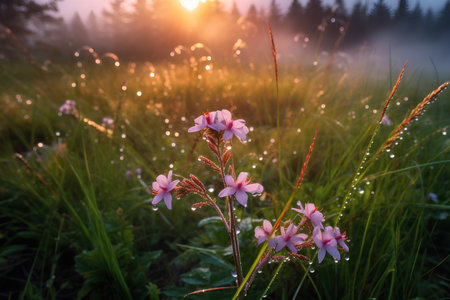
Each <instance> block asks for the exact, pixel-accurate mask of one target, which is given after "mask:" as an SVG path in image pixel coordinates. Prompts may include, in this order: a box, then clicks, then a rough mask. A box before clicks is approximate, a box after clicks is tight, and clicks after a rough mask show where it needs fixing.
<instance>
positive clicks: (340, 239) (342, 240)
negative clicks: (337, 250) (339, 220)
mask: <svg viewBox="0 0 450 300" xmlns="http://www.w3.org/2000/svg"><path fill="white" fill-rule="evenodd" d="M328 227H331V226H327V227H326V228H328ZM326 228H325V229H326ZM331 230H332V231H333V234H334V238H335V239H336V242H337V243H338V244H339V246H341V247H342V248H343V249H344V250H345V251H347V252H348V246H347V245H346V244H345V241H346V240H347V237H346V236H345V232H344V233H343V234H341V230H340V229H339V227H334V230H333V228H332V229H331Z"/></svg>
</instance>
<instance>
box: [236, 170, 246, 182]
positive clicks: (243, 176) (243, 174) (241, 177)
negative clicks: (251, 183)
mask: <svg viewBox="0 0 450 300" xmlns="http://www.w3.org/2000/svg"><path fill="white" fill-rule="evenodd" d="M247 177H248V173H247V172H241V173H239V176H238V178H237V179H236V184H238V183H243V182H245V180H246V179H247Z"/></svg>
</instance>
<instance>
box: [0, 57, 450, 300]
mask: <svg viewBox="0 0 450 300" xmlns="http://www.w3.org/2000/svg"><path fill="white" fill-rule="evenodd" d="M268 66H270V62H268V64H267V66H264V65H257V66H256V67H254V68H246V67H245V66H238V65H234V64H232V63H229V64H228V65H220V64H219V63H217V64H216V65H215V66H214V70H213V72H211V73H209V72H201V73H197V72H196V71H193V70H191V69H190V68H189V67H188V66H187V65H185V64H181V63H179V64H177V65H172V64H170V63H161V64H160V65H157V66H155V74H156V76H155V77H150V76H149V72H150V69H149V67H148V66H146V65H145V64H144V63H137V64H136V65H135V66H134V65H132V64H127V63H124V62H122V64H121V66H120V67H118V68H116V67H114V66H112V65H108V64H103V65H95V64H93V63H92V62H89V60H83V66H82V67H77V66H76V65H75V64H73V65H72V64H51V65H49V67H48V69H47V70H46V71H44V72H43V73H42V74H38V73H36V71H35V70H34V69H33V68H31V67H30V66H27V65H23V64H20V63H18V62H15V63H11V62H9V63H8V62H2V64H1V67H0V108H1V112H0V114H1V118H0V142H1V145H2V147H1V148H0V159H1V160H0V164H1V170H2V171H1V174H2V175H1V178H0V220H1V222H0V224H1V225H0V241H1V243H0V270H1V272H0V274H2V275H0V282H1V283H0V292H1V296H2V297H12V298H17V297H18V296H20V297H22V298H24V299H34V298H36V299H41V298H49V299H55V298H64V297H68V298H73V297H75V296H77V297H87V298H92V299H98V298H105V299H109V298H121V299H126V298H132V299H140V298H142V299H143V298H152V299H156V298H158V294H159V297H162V298H174V299H176V298H180V297H182V296H183V295H185V294H186V293H189V292H192V291H195V290H198V289H203V288H210V287H221V286H230V285H232V284H233V282H234V279H233V277H232V276H231V270H232V269H233V263H232V261H233V259H232V255H231V249H230V244H229V239H228V235H227V233H226V231H225V230H224V228H223V227H222V226H221V223H220V220H217V219H216V218H212V219H211V218H209V217H211V216H215V212H214V210H213V209H212V208H210V207H205V208H201V209H198V210H196V211H195V212H193V211H191V209H190V207H191V205H192V204H193V203H194V202H195V201H200V199H198V198H195V197H186V198H183V199H182V200H175V201H174V205H173V206H174V209H173V210H172V211H168V210H167V209H166V208H165V207H163V206H160V207H159V209H158V210H157V211H154V210H153V209H152V206H151V204H149V201H148V200H149V199H151V198H152V196H151V195H149V194H148V193H147V192H146V185H147V186H150V185H151V182H152V181H153V180H154V179H155V177H156V175H157V174H160V173H165V172H167V171H168V170H169V165H170V164H173V169H174V172H175V173H177V174H181V175H185V176H187V175H188V174H189V173H193V174H196V175H197V176H198V177H199V178H200V179H201V180H203V182H205V183H206V185H207V187H208V188H213V189H214V190H215V193H217V192H218V191H219V189H220V186H219V185H218V183H219V181H220V180H218V179H219V178H215V176H214V175H213V174H212V173H211V172H210V171H209V170H206V169H205V168H204V167H203V166H202V165H201V164H200V163H199V162H198V161H197V156H198V155H200V154H205V153H207V147H206V145H204V143H201V141H200V142H197V141H196V139H197V135H195V134H188V133H187V128H189V127H190V126H192V124H193V118H194V117H196V116H198V115H200V113H201V112H202V111H206V110H207V109H209V110H210V111H212V110H216V109H222V108H227V109H233V110H234V115H235V116H237V117H239V118H243V119H245V120H246V121H247V124H248V126H249V127H252V128H253V131H251V132H250V135H249V138H250V139H251V141H250V142H248V143H246V144H236V146H235V147H234V151H235V159H236V168H237V170H236V171H237V172H240V171H249V172H250V175H251V176H253V178H255V181H257V182H260V183H262V184H263V185H264V187H265V191H266V193H265V194H264V197H263V198H262V199H258V198H251V199H250V201H249V206H248V207H247V208H246V209H242V207H238V209H237V211H236V214H237V216H238V218H239V219H240V222H239V225H238V226H239V227H240V230H241V233H240V234H239V238H240V246H241V256H242V263H243V271H244V274H246V273H247V271H248V270H249V268H250V266H251V264H252V263H253V261H254V259H255V258H256V256H257V253H258V252H259V248H258V247H257V246H256V243H255V241H254V238H253V229H254V227H255V226H257V225H260V223H261V219H262V218H267V219H269V220H271V219H274V218H277V217H278V216H279V214H280V213H281V211H282V209H283V208H284V205H285V204H286V202H287V201H288V199H289V196H290V194H291V193H292V191H293V190H294V187H295V183H296V179H297V177H298V174H299V172H300V170H301V168H302V165H303V162H304V158H305V156H306V153H307V152H308V148H309V145H310V143H311V140H312V137H313V135H314V131H315V129H316V128H318V136H317V140H316V145H315V149H314V152H313V154H312V156H311V161H310V163H309V166H308V171H307V173H306V176H305V179H304V181H303V183H302V185H301V187H300V189H299V191H298V192H297V193H296V194H295V197H294V200H295V201H297V200H301V201H302V202H306V201H309V202H314V203H316V204H317V205H319V206H320V207H321V208H323V212H324V215H325V216H327V217H328V218H327V221H326V222H327V223H328V224H333V223H334V222H335V220H337V219H338V215H339V214H340V212H341V209H342V217H340V221H339V227H341V228H343V229H344V230H346V231H347V236H349V237H350V239H351V241H350V242H349V247H350V253H349V254H348V257H349V260H348V261H347V260H345V259H343V260H342V261H341V262H339V263H338V264H335V263H334V262H333V260H332V259H331V258H330V257H327V258H326V259H325V261H324V262H323V263H322V264H320V265H319V264H318V263H317V260H315V261H314V264H313V265H311V266H310V265H308V264H307V263H306V262H301V261H293V260H292V259H291V261H290V262H285V263H283V265H279V264H278V263H275V262H274V263H272V264H270V265H268V266H266V267H265V269H264V270H263V272H262V273H261V274H259V275H258V276H257V277H256V280H255V281H254V282H253V285H252V286H251V287H250V289H249V291H248V294H247V298H250V299H259V298H260V297H261V296H263V295H264V294H265V293H267V295H268V297H269V298H276V299H291V298H292V297H293V296H294V295H297V299H367V298H380V299H405V298H427V299H429V298H439V297H444V296H446V295H447V294H446V293H448V290H449V288H450V281H449V280H448V278H447V277H448V276H447V275H448V274H449V273H450V270H449V267H448V258H449V257H448V253H450V251H449V250H450V249H449V246H448V244H447V243H445V241H447V240H448V239H449V234H448V230H447V228H448V227H449V218H448V213H449V209H450V206H449V200H450V193H449V191H448V188H447V186H448V183H449V182H448V180H449V178H450V169H449V167H448V165H449V160H448V157H449V149H450V144H449V140H448V136H446V135H443V133H444V132H447V131H448V126H449V125H450V119H449V117H448V116H449V115H450V114H449V112H450V106H449V99H450V95H449V93H448V91H444V92H443V93H442V94H441V96H440V97H439V100H438V102H437V103H434V104H432V105H431V107H430V108H429V109H428V111H427V112H426V113H425V114H424V115H423V116H421V117H420V118H419V120H418V121H417V122H414V123H413V124H411V125H410V126H408V130H407V131H406V133H405V134H404V135H403V140H400V141H399V143H398V145H396V146H394V147H392V148H391V151H390V152H389V153H383V154H382V155H381V156H380V157H379V158H378V159H377V160H375V161H374V164H373V165H372V166H371V167H370V169H368V170H367V172H366V173H365V175H364V178H362V180H361V182H360V183H359V184H358V185H357V186H356V187H355V188H356V190H355V191H356V192H354V193H353V197H351V198H350V199H349V202H348V203H347V204H345V203H343V199H344V197H345V195H346V194H347V192H348V190H349V189H350V188H351V186H352V184H351V183H352V182H351V181H352V179H353V177H354V175H355V173H356V172H357V168H358V166H359V163H360V161H361V159H362V158H363V155H364V152H365V149H366V147H367V144H368V143H369V141H370V137H371V134H372V132H373V130H374V128H375V126H376V122H377V120H378V118H379V116H380V113H381V110H382V108H383V105H384V103H385V101H386V99H387V97H388V96H389V93H390V90H391V88H392V86H391V85H390V82H389V81H390V80H389V74H386V76H384V79H382V80H376V79H374V76H373V74H372V73H371V72H376V71H375V70H364V72H362V71H358V72H357V70H352V71H347V72H344V71H342V70H333V71H332V72H331V73H330V74H328V76H327V80H326V81H324V80H323V78H324V69H322V68H320V67H319V68H308V67H304V66H303V67H302V66H300V65H295V64H291V65H283V64H281V66H280V69H279V76H280V82H279V96H278V97H279V106H280V109H279V112H280V133H281V147H280V148H281V152H280V153H277V151H278V150H277V142H276V139H277V136H278V134H277V118H276V111H277V100H276V99H277V98H276V97H277V96H276V89H275V85H274V79H273V75H272V74H273V70H271V68H270V67H268ZM399 71H400V69H398V70H397V69H394V70H393V73H394V74H396V73H398V72H399ZM81 74H85V75H86V77H85V79H83V78H81V77H80V75H81ZM361 74H362V75H361ZM411 74H412V75H411ZM198 75H201V79H199V77H198ZM393 76H394V77H395V75H393ZM381 78H383V77H381ZM72 83H75V84H76V86H75V87H72ZM122 84H125V85H126V86H127V89H126V90H125V91H124V90H123V89H122V88H121V87H122ZM436 87H437V86H435V82H434V79H433V78H430V79H429V78H427V77H418V75H415V74H413V70H407V71H406V75H405V76H404V79H403V81H402V82H401V84H400V87H399V89H398V91H397V93H396V95H395V96H394V98H393V100H392V102H391V105H390V107H389V108H388V110H387V114H388V116H389V118H390V119H391V120H392V121H393V125H392V126H381V127H380V129H379V131H378V133H377V135H376V136H375V140H374V144H373V145H372V148H371V149H372V150H371V151H370V152H371V154H370V155H369V157H372V156H373V155H374V153H375V151H376V150H377V149H378V148H379V147H380V146H381V145H382V144H383V142H384V141H385V140H386V139H387V137H388V135H389V133H390V132H391V131H392V130H393V129H394V128H395V127H396V125H398V124H399V123H400V122H401V121H402V120H403V118H404V117H405V116H406V115H407V114H408V113H409V111H410V110H411V109H412V108H414V107H415V106H416V105H417V104H418V103H419V102H420V101H421V100H422V99H423V98H424V97H425V96H426V95H427V94H428V93H429V92H430V91H432V90H433V89H435V88H436ZM137 91H141V92H142V95H141V96H138V95H137ZM405 97H408V98H407V100H405ZM66 99H73V100H76V101H77V108H78V110H79V112H80V113H81V114H82V115H83V117H85V118H88V119H90V120H92V121H95V122H97V123H101V119H102V118H103V117H105V116H109V117H112V118H114V119H115V120H116V123H115V130H114V132H113V135H112V136H111V137H108V136H107V135H106V134H105V133H102V132H99V131H98V130H97V129H95V128H94V127H92V126H89V125H87V124H86V123H85V122H82V121H81V120H78V119H76V118H74V117H73V116H58V114H57V111H58V108H59V106H60V105H62V104H63V103H64V101H65V100H66ZM27 100H31V102H27ZM397 103H398V105H397ZM366 106H367V107H366ZM374 110H376V111H374ZM444 128H446V129H444ZM39 143H42V144H39ZM15 153H20V154H21V155H23V157H24V159H25V160H26V161H27V163H28V164H29V165H28V166H27V165H25V164H24V163H23V162H22V161H20V160H19V159H17V158H15V157H14V154H15ZM391 155H393V157H392V158H391V157H390V156H391ZM277 157H279V158H280V161H277V160H276V158H277ZM137 168H140V169H142V175H141V178H138V177H137V176H136V172H135V170H136V169H137ZM278 168H279V169H280V170H281V171H282V172H281V176H282V177H281V178H280V176H279V173H278ZM127 170H131V171H133V175H131V176H127V175H126V172H127ZM430 192H433V193H435V194H437V195H438V199H439V203H434V202H432V201H430V200H429V199H428V194H429V193H430ZM218 203H219V205H221V206H223V203H222V202H221V200H218ZM343 205H345V209H343V208H342V206H343ZM293 215H294V214H293V213H290V212H288V214H287V217H292V216H293ZM208 218H209V219H208ZM302 254H305V255H309V256H310V257H313V256H314V255H315V252H314V251H311V250H307V251H306V253H302ZM310 268H313V269H314V270H315V272H313V273H311V272H309V271H308V270H310ZM269 283H270V284H269ZM266 289H267V291H266ZM233 294H234V291H233V290H221V291H216V292H210V293H208V294H205V295H195V296H191V297H190V298H192V299H210V298H211V297H217V299H222V298H223V299H229V298H231V297H232V295H233Z"/></svg>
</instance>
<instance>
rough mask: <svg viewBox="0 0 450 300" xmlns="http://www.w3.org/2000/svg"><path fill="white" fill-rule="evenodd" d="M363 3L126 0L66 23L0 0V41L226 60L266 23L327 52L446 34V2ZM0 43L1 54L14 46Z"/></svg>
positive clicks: (32, 5)
mask: <svg viewBox="0 0 450 300" xmlns="http://www.w3.org/2000/svg"><path fill="white" fill-rule="evenodd" d="M365 3H367V1H359V2H357V3H356V4H355V5H354V6H353V7H351V8H350V9H349V10H347V9H346V5H345V1H344V0H335V3H334V5H332V6H328V5H324V4H323V3H322V1H321V0H308V1H307V3H306V4H305V5H302V4H301V3H300V2H299V0H292V2H291V4H290V6H289V9H288V10H287V12H286V13H285V14H283V13H281V9H280V7H279V3H278V2H277V1H276V0H272V1H271V3H270V7H269V8H268V9H265V8H262V7H257V6H256V5H255V4H252V5H250V7H249V9H248V10H247V11H246V12H244V13H241V12H240V11H239V10H238V8H237V5H236V2H233V5H232V7H231V9H230V10H226V9H225V8H224V5H223V3H222V2H221V1H219V0H210V1H206V2H200V4H199V6H198V8H196V9H195V10H193V11H187V10H186V9H184V8H183V7H182V6H181V5H180V3H179V1H178V0H137V1H136V2H135V3H134V4H133V5H132V6H131V7H130V6H128V7H126V4H127V2H126V1H125V0H111V1H110V4H109V6H108V7H107V8H105V9H104V10H103V12H102V13H101V15H97V14H95V13H94V12H91V13H90V14H89V16H88V18H87V19H86V20H85V21H83V20H82V18H81V17H80V15H79V14H78V13H75V14H74V16H73V17H72V18H71V19H70V20H68V21H67V20H64V19H61V18H56V17H55V15H54V14H52V13H51V12H52V11H56V10H57V0H53V1H47V2H46V3H42V1H33V0H23V1H13V0H5V1H2V2H1V3H0V17H1V19H0V41H1V40H2V39H3V40H6V41H8V35H7V34H5V32H4V31H5V28H8V29H9V30H10V31H11V32H12V33H13V34H15V35H16V36H17V37H18V38H19V39H20V40H21V41H22V42H23V43H24V44H26V45H28V46H29V47H31V48H33V49H37V50H40V51H41V52H46V53H51V55H52V56H58V55H64V54H66V53H70V52H73V50H75V49H77V48H79V47H81V46H82V45H90V46H92V47H94V48H96V49H99V51H103V52H105V51H111V52H115V53H117V54H118V55H119V56H121V57H125V58H132V59H164V58H166V57H167V56H168V55H169V53H170V51H171V50H172V49H173V48H174V47H176V46H177V45H180V44H181V45H186V46H189V45H191V44H193V43H196V42H202V43H204V44H205V45H207V46H208V47H210V48H211V49H212V51H213V53H215V54H216V55H219V56H220V55H223V56H226V55H228V54H230V53H231V52H232V48H233V45H235V46H236V41H238V40H239V39H241V42H242V41H243V42H242V43H244V44H246V45H247V46H250V45H252V44H255V43H257V42H258V40H261V39H263V38H266V37H267V24H268V23H270V24H271V27H272V28H273V31H274V33H275V35H276V34H279V33H283V34H284V33H287V34H288V35H290V36H292V38H293V40H294V41H295V42H301V43H306V42H307V43H310V44H313V43H314V42H316V43H317V41H319V40H320V43H321V47H322V48H323V49H332V48H333V47H334V45H335V43H336V41H337V40H339V38H340V37H343V35H345V38H344V39H343V40H342V41H343V43H342V45H341V47H344V48H345V47H354V46H359V45H362V44H370V42H371V40H372V39H373V38H374V37H376V36H377V35H380V34H384V33H386V32H387V31H389V32H390V33H391V34H398V36H401V37H402V38H406V39H408V38H411V39H412V38H415V39H420V40H421V41H423V42H427V41H428V40H436V39H443V40H445V39H448V38H449V37H450V0H448V1H447V2H446V3H445V4H444V6H443V7H442V8H441V9H440V10H438V11H435V12H433V11H432V10H431V9H428V10H426V11H424V10H423V8H422V7H421V6H420V4H419V3H418V2H416V4H415V6H414V7H412V6H410V2H409V1H408V0H399V1H398V3H397V6H396V7H394V8H392V9H391V8H390V7H389V6H388V5H387V4H386V3H385V1H384V0H377V1H376V2H375V3H374V4H372V5H369V6H368V5H366V4H365ZM32 32H34V33H35V34H32ZM0 44H1V45H2V46H0V51H2V50H3V52H5V51H7V50H8V47H9V50H11V47H13V46H11V43H9V44H8V43H3V42H2V43H0ZM12 52H13V53H14V51H12Z"/></svg>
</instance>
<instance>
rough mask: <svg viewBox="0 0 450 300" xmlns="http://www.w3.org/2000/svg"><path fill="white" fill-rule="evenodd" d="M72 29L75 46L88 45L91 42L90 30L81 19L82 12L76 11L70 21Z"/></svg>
mask: <svg viewBox="0 0 450 300" xmlns="http://www.w3.org/2000/svg"><path fill="white" fill-rule="evenodd" d="M70 31H71V33H72V41H73V45H74V46H75V47H77V48H78V47H81V46H84V45H88V44H89V42H90V39H89V36H88V31H87V29H86V26H84V23H83V21H82V20H81V17H80V14H79V13H78V12H76V13H75V14H74V16H73V18H72V20H71V22H70Z"/></svg>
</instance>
